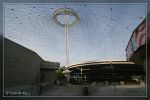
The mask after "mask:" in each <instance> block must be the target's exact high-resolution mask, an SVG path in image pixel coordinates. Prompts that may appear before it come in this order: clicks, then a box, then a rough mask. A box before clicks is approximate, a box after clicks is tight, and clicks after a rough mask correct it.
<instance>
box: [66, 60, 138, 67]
mask: <svg viewBox="0 0 150 100" xmlns="http://www.w3.org/2000/svg"><path fill="white" fill-rule="evenodd" d="M99 64H101V65H107V64H108V65H109V64H135V63H133V62H129V61H88V62H84V63H79V64H73V65H69V66H68V67H67V69H70V68H75V67H81V66H87V65H99Z"/></svg>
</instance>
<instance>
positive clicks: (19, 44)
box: [4, 38, 44, 61]
mask: <svg viewBox="0 0 150 100" xmlns="http://www.w3.org/2000/svg"><path fill="white" fill-rule="evenodd" d="M5 40H6V41H10V42H12V43H15V44H16V45H19V46H20V47H22V48H24V49H26V50H28V51H31V52H33V53H35V54H36V55H37V56H39V55H38V54H37V53H36V52H35V51H33V50H31V49H29V48H27V47H24V46H22V45H21V44H19V43H16V42H14V41H12V40H10V39H8V38H4V43H5ZM4 45H5V44H4ZM39 57H40V58H41V59H42V57H41V56H39ZM42 60H43V59H42ZM43 61H44V60H43Z"/></svg>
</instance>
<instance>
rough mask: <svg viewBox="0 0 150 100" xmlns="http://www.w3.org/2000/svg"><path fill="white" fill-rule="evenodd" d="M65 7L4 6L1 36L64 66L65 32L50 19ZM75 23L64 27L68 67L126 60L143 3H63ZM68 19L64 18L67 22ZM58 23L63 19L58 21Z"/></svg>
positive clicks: (61, 18) (35, 5)
mask: <svg viewBox="0 0 150 100" xmlns="http://www.w3.org/2000/svg"><path fill="white" fill-rule="evenodd" d="M64 7H65V4H60V3H59V4H54V3H51V4H38V3H35V4H33V3H32V4H20V3H19V4H14V3H13V4H10V3H9V4H5V5H4V33H5V38H8V39H10V40H12V41H14V42H16V43H18V44H20V45H22V46H24V47H26V48H29V49H30V50H33V51H35V52H36V53H37V54H38V55H39V56H41V57H42V58H43V59H44V60H47V61H51V62H60V64H61V66H64V65H66V51H65V50H66V49H65V47H66V46H65V31H64V28H63V27H61V26H59V25H57V24H56V23H55V22H54V20H53V19H52V16H53V13H54V12H55V11H56V10H57V9H59V8H64ZM66 7H67V8H71V9H73V10H75V11H76V12H77V13H78V15H79V18H80V20H79V22H78V23H76V25H75V26H73V27H69V28H68V35H69V36H68V38H69V40H68V49H69V64H76V63H82V62H86V61H95V60H96V61H97V60H98V61H105V60H126V52H125V49H126V46H127V44H128V41H129V39H130V36H131V34H132V32H133V30H134V29H135V28H136V27H137V26H138V25H139V24H140V22H142V21H143V19H144V18H145V12H146V11H145V5H144V4H85V3H79V4H69V3H67V4H66ZM71 18H72V17H70V16H68V22H71V21H72V19H71ZM58 19H59V20H60V21H61V22H62V23H63V22H64V16H59V18H58Z"/></svg>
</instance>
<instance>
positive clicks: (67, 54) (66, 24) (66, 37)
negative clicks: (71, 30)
mask: <svg viewBox="0 0 150 100" xmlns="http://www.w3.org/2000/svg"><path fill="white" fill-rule="evenodd" d="M65 8H66V5H65ZM67 21H68V16H67V15H66V14H65V45H66V46H65V48H66V65H67V66H68V65H69V49H68V22H67Z"/></svg>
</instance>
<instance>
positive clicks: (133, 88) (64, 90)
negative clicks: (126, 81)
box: [42, 84, 146, 96]
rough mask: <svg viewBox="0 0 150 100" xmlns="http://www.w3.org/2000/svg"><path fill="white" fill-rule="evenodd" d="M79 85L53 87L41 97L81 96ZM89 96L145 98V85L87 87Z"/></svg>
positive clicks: (81, 88) (81, 87)
mask: <svg viewBox="0 0 150 100" xmlns="http://www.w3.org/2000/svg"><path fill="white" fill-rule="evenodd" d="M83 87H84V86H81V85H70V84H67V85H66V86H59V87H57V86H54V87H52V88H51V89H50V90H48V91H46V92H45V93H43V94H42V96H83V91H82V90H83ZM88 87H89V88H88V90H89V96H145V93H146V92H145V85H118V86H116V91H115V89H114V86H98V85H95V86H88Z"/></svg>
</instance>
